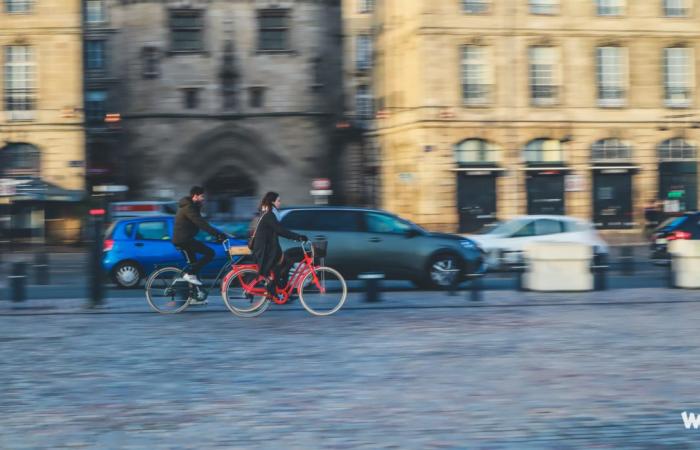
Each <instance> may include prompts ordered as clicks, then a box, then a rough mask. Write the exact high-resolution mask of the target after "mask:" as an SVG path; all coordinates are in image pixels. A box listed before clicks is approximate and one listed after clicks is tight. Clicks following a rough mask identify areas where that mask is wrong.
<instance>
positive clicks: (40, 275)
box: [34, 252, 49, 285]
mask: <svg viewBox="0 0 700 450" xmlns="http://www.w3.org/2000/svg"><path fill="white" fill-rule="evenodd" d="M34 277H35V279H36V284H40V285H47V284H49V255H48V254H47V253H44V252H37V253H35V254H34Z"/></svg>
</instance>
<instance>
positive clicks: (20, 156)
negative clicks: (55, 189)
mask: <svg viewBox="0 0 700 450" xmlns="http://www.w3.org/2000/svg"><path fill="white" fill-rule="evenodd" d="M40 173H41V152H40V151H39V149H38V148H36V147H35V146H33V145H31V144H20V143H16V144H8V145H6V146H5V147H4V148H2V149H0V177H16V176H32V177H38V176H39V174H40Z"/></svg>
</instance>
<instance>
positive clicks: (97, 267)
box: [88, 217, 104, 308]
mask: <svg viewBox="0 0 700 450" xmlns="http://www.w3.org/2000/svg"><path fill="white" fill-rule="evenodd" d="M92 227H93V230H92V232H93V233H92V236H93V242H92V247H91V250H90V258H88V261H89V267H88V273H89V274H90V292H89V294H90V303H89V304H88V307H89V308H96V307H100V306H102V304H103V298H104V287H103V286H102V220H101V219H99V218H97V217H95V218H93V220H92Z"/></svg>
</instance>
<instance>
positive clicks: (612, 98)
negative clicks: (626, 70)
mask: <svg viewBox="0 0 700 450" xmlns="http://www.w3.org/2000/svg"><path fill="white" fill-rule="evenodd" d="M625 103H626V98H625V89H623V88H621V87H617V86H599V87H598V105H599V106H623V105H624V104H625Z"/></svg>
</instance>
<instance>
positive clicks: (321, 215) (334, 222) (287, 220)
mask: <svg viewBox="0 0 700 450" xmlns="http://www.w3.org/2000/svg"><path fill="white" fill-rule="evenodd" d="M360 219H361V216H360V212H358V211H343V210H336V211H332V210H330V211H329V210H326V211H322V210H300V211H290V212H289V213H287V214H286V215H285V216H284V217H283V218H282V225H284V226H285V227H286V228H289V229H292V230H304V231H326V232H334V231H338V232H340V231H345V232H359V231H361V229H362V228H361V226H360Z"/></svg>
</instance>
